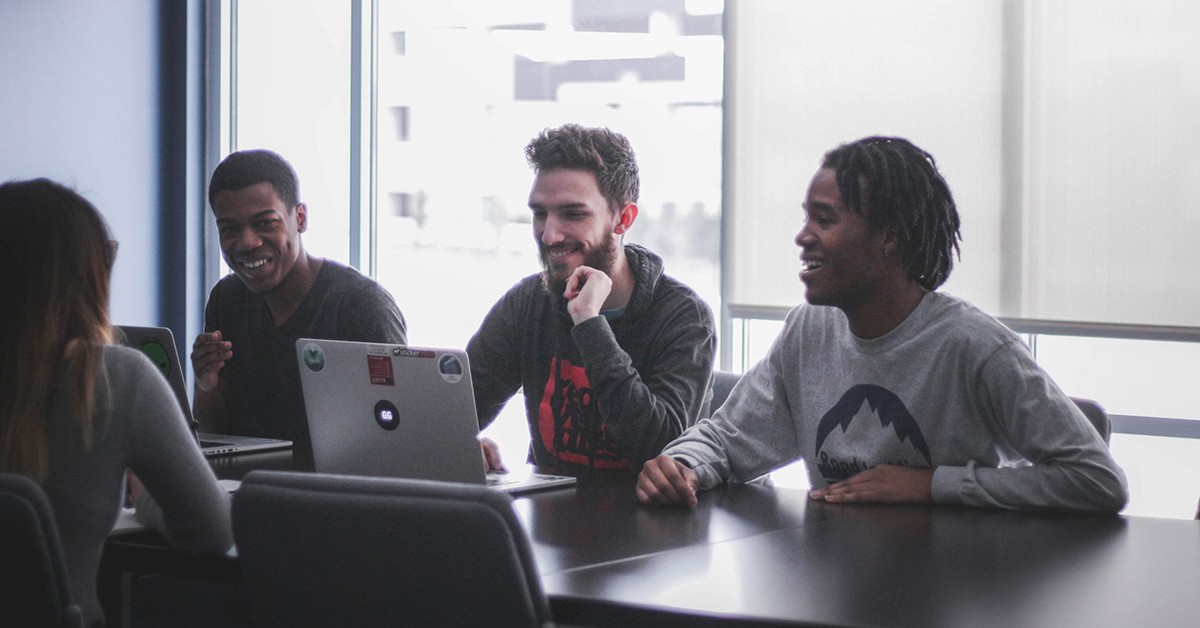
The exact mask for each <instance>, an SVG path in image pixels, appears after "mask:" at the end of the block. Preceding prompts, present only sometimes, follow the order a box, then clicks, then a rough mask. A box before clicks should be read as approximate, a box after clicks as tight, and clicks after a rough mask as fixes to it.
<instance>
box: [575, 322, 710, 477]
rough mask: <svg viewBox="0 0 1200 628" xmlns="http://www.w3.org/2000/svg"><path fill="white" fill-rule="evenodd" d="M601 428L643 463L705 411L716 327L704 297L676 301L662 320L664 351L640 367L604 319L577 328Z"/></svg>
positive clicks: (637, 463)
mask: <svg viewBox="0 0 1200 628" xmlns="http://www.w3.org/2000/svg"><path fill="white" fill-rule="evenodd" d="M571 336H572V339H573V340H574V342H575V346H576V347H577V348H578V349H579V353H580V356H581V358H582V360H583V363H584V367H585V368H586V369H587V375H588V379H589V380H590V381H591V383H592V387H593V390H594V391H596V395H597V398H598V399H599V401H600V407H601V408H602V409H603V408H611V409H616V410H615V411H612V412H605V413H604V415H603V420H604V429H605V430H606V431H607V432H608V433H609V434H610V435H611V436H612V437H613V439H614V440H615V442H616V443H617V446H618V447H620V448H621V452H622V453H624V454H625V455H626V456H627V457H628V458H629V459H630V461H631V462H632V463H633V464H634V465H635V466H636V467H641V465H642V464H644V463H645V462H646V461H647V460H649V459H651V458H653V457H655V456H657V455H658V454H659V453H660V452H661V451H662V450H663V447H665V446H666V445H667V443H669V442H671V441H672V440H673V439H675V438H676V437H678V436H679V435H680V433H682V432H683V430H684V429H685V428H687V427H688V426H690V425H691V424H692V423H693V422H694V421H695V420H696V417H697V416H698V415H699V413H700V409H701V406H702V405H703V403H704V401H705V397H706V395H707V393H708V388H709V385H710V384H709V382H710V379H711V378H712V369H713V359H714V354H715V351H716V331H715V325H714V323H713V318H712V313H711V311H709V310H708V308H707V306H706V305H704V304H703V302H699V301H688V302H685V303H681V304H679V305H678V306H677V307H676V309H675V311H673V312H671V313H670V315H669V316H667V317H666V318H665V323H664V324H662V325H661V327H660V328H659V330H658V336H657V338H656V342H657V343H658V344H659V345H660V346H661V349H660V350H659V351H658V352H657V353H656V355H655V356H654V359H653V360H651V361H649V364H647V365H644V366H643V367H642V368H641V370H640V371H639V370H638V369H635V368H634V366H633V363H632V360H631V359H630V357H629V354H628V353H626V352H625V350H624V349H622V348H621V346H620V344H618V342H617V338H616V336H615V335H614V333H613V330H612V328H611V327H610V326H609V323H608V319H606V318H605V317H604V316H595V317H593V318H591V319H588V320H586V321H583V322H581V323H579V324H578V325H576V326H575V327H573V328H572V330H571Z"/></svg>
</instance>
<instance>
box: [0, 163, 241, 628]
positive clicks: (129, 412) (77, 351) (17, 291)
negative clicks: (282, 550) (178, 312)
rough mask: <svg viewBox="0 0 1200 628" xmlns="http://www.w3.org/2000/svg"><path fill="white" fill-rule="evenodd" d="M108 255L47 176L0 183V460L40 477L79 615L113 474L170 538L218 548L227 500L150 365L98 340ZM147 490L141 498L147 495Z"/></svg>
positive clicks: (103, 331) (97, 233)
mask: <svg viewBox="0 0 1200 628" xmlns="http://www.w3.org/2000/svg"><path fill="white" fill-rule="evenodd" d="M115 255H116V243H115V242H112V241H111V239H110V236H109V232H108V228H107V227H106V226H105V224H104V220H103V218H102V217H101V216H100V213H99V212H98V211H97V210H96V208H95V207H93V206H92V204H91V203H89V202H88V201H87V200H86V199H84V198H83V197H82V196H80V195H79V194H77V193H75V192H74V191H72V190H70V189H68V188H66V187H64V186H62V185H59V184H57V183H55V182H53V181H49V180H47V179H35V180H31V181H13V182H9V183H5V184H3V185H0V471H3V472H7V473H20V474H23V475H26V476H29V477H30V478H32V479H33V480H34V481H36V482H38V483H39V484H41V485H42V488H43V489H44V490H45V492H46V495H47V497H48V498H49V500H50V504H51V506H52V508H53V510H54V515H55V519H56V520H57V524H58V529H59V534H60V536H61V537H62V546H63V552H64V555H65V557H66V562H67V567H68V570H69V571H70V575H71V591H72V594H73V596H74V598H75V601H76V603H77V604H79V606H80V608H81V610H82V612H83V616H84V623H85V625H93V624H100V623H103V621H104V617H103V613H102V612H101V610H100V605H99V602H98V599H97V596H96V575H97V572H98V570H99V564H100V554H101V551H102V549H103V546H104V540H105V538H106V537H107V536H108V533H109V531H110V530H111V529H112V526H113V523H114V521H115V520H116V517H117V514H118V510H119V508H120V504H121V497H122V495H123V487H124V483H125V477H126V471H127V470H131V471H133V472H134V473H135V474H136V476H137V477H138V478H140V480H141V481H142V482H143V483H144V484H145V487H146V491H145V492H142V494H141V495H139V496H138V499H137V504H136V506H137V509H138V518H139V520H141V521H142V522H143V523H145V524H146V525H147V526H149V527H151V528H153V529H156V530H159V531H160V532H162V533H164V534H165V535H166V536H167V538H168V539H170V540H171V541H172V543H174V544H175V545H177V546H179V547H181V548H183V549H185V550H191V551H198V552H225V551H226V550H228V549H229V548H230V547H231V545H232V542H233V538H232V534H231V531H230V520H229V499H228V497H227V496H226V495H225V493H224V492H223V491H222V489H221V488H220V487H219V486H218V485H217V482H216V479H215V477H214V475H213V472H212V470H211V468H209V466H208V465H207V463H206V462H205V460H204V457H203V455H202V454H201V453H200V450H199V447H198V446H197V444H196V442H195V441H194V440H193V438H192V436H191V433H190V431H189V430H188V427H187V425H186V422H185V419H184V417H183V414H182V412H181V411H180V409H179V405H178V403H177V402H176V401H175V399H174V396H173V395H172V393H171V390H170V388H169V387H168V386H167V383H166V381H165V380H164V379H163V377H162V375H161V374H160V373H158V372H157V370H156V369H155V367H154V366H153V365H152V364H151V363H150V361H149V360H148V359H146V358H145V357H144V356H143V355H142V354H141V353H139V352H137V351H135V350H132V349H127V348H124V347H120V346H116V345H113V344H111V342H112V336H113V329H112V326H111V324H110V323H109V318H108V301H109V278H110V275H111V271H112V266H113V262H114V258H115ZM147 493H149V494H152V495H153V499H151V498H150V495H148V494H147Z"/></svg>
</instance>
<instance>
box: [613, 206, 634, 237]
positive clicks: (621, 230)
mask: <svg viewBox="0 0 1200 628" xmlns="http://www.w3.org/2000/svg"><path fill="white" fill-rule="evenodd" d="M637 215H638V207H637V204H635V203H630V204H628V205H626V206H624V207H622V208H621V211H620V213H618V214H617V226H616V227H613V233H615V234H617V235H625V232H626V231H629V228H630V227H632V226H633V221H635V220H637Z"/></svg>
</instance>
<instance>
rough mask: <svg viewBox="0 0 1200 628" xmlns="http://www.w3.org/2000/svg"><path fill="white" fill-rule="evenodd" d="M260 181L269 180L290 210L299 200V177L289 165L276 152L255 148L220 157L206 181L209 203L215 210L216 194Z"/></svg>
mask: <svg viewBox="0 0 1200 628" xmlns="http://www.w3.org/2000/svg"><path fill="white" fill-rule="evenodd" d="M259 183H270V184H271V187H272V188H274V189H275V195H276V196H278V197H279V200H281V201H283V205H284V207H286V208H288V209H289V210H290V209H291V208H293V207H295V206H296V204H297V203H299V202H300V178H299V177H297V176H296V169H295V168H292V164H290V163H288V160H286V159H284V158H283V156H281V155H280V154H279V153H276V152H274V151H269V150H264V149H255V150H240V151H237V152H236V153H230V154H229V156H228V157H226V158H225V159H223V160H221V163H220V164H218V165H217V169H216V170H214V171H213V174H212V179H211V180H210V181H209V182H208V204H209V205H210V206H212V207H213V209H214V210H215V209H216V205H215V201H216V199H217V194H219V193H221V192H226V191H229V192H234V191H237V190H244V189H246V188H248V187H250V186H252V185H258V184H259Z"/></svg>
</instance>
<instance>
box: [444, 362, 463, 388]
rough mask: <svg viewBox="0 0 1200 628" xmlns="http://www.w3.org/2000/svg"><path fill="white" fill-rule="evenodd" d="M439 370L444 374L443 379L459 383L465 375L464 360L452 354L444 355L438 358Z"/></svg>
mask: <svg viewBox="0 0 1200 628" xmlns="http://www.w3.org/2000/svg"><path fill="white" fill-rule="evenodd" d="M438 372H440V373H441V374H442V379H444V380H446V381H448V382H450V383H451V384H457V383H458V382H459V381H460V380H462V376H463V366H462V362H459V361H458V358H456V357H454V356H452V355H444V356H442V359H441V360H438Z"/></svg>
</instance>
